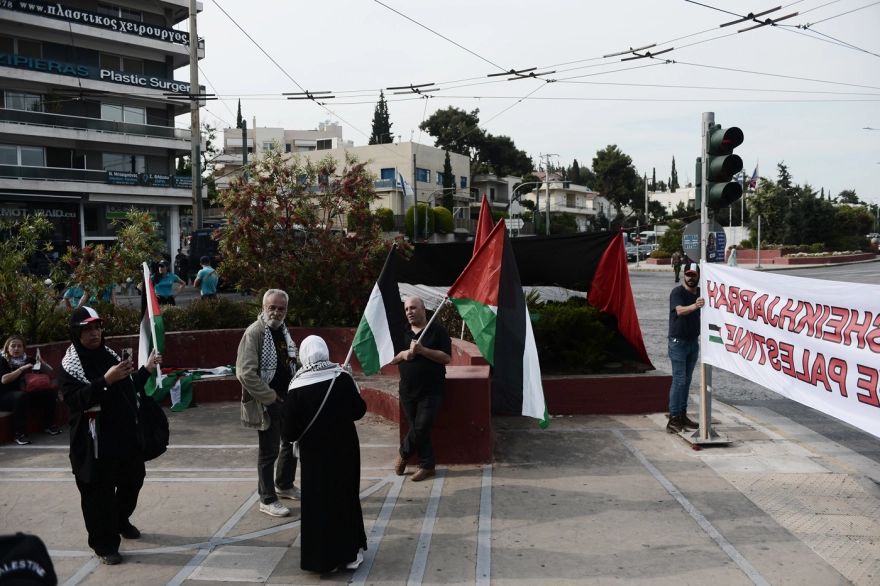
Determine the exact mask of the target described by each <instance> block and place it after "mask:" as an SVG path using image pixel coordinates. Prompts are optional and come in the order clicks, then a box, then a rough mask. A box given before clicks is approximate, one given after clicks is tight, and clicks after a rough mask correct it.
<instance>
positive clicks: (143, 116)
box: [101, 104, 147, 124]
mask: <svg viewBox="0 0 880 586" xmlns="http://www.w3.org/2000/svg"><path fill="white" fill-rule="evenodd" d="M101 120H110V121H112V122H128V123H129V124H146V123H147V111H146V109H144V108H135V107H134V106H122V105H119V104H101Z"/></svg>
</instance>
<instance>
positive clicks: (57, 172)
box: [0, 165, 192, 195]
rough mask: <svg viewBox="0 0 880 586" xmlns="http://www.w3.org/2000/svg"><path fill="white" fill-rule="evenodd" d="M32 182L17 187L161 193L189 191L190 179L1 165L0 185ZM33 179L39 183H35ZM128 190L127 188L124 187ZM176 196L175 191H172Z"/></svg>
mask: <svg viewBox="0 0 880 586" xmlns="http://www.w3.org/2000/svg"><path fill="white" fill-rule="evenodd" d="M16 181H17V182H23V181H24V182H28V183H29V182H30V181H34V183H33V184H30V185H26V186H21V185H19V186H18V187H19V188H20V187H28V188H31V189H43V190H45V189H51V190H58V191H76V192H82V191H92V192H104V193H111V192H119V188H120V187H125V188H134V189H138V188H140V189H141V191H143V193H144V194H146V195H161V194H164V193H167V191H166V190H168V189H175V190H190V189H192V178H191V177H190V176H188V175H182V176H174V175H162V174H157V173H124V172H119V171H104V170H98V169H66V168H62V167H26V166H20V165H0V186H2V187H7V188H8V187H12V185H11V184H12V183H14V182H16ZM36 182H40V184H37V183H36ZM126 191H128V189H126ZM175 195H176V194H175Z"/></svg>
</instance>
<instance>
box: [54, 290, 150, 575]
mask: <svg viewBox="0 0 880 586" xmlns="http://www.w3.org/2000/svg"><path fill="white" fill-rule="evenodd" d="M102 328H103V321H102V320H101V317H100V316H99V315H98V312H96V311H95V310H94V309H92V308H91V307H88V306H83V307H80V308H78V309H76V310H75V311H74V312H73V313H72V314H71V316H70V340H71V342H72V344H71V345H70V346H69V347H68V348H67V352H65V354H64V358H63V359H62V361H61V367H62V371H61V375H60V376H59V380H60V382H61V391H62V393H63V394H64V402H65V403H66V404H67V406H68V408H69V409H70V464H71V466H72V468H73V474H74V476H75V477H76V486H77V488H78V489H79V493H80V502H81V507H82V513H83V519H84V520H85V524H86V531H88V534H89V547H91V548H92V549H93V550H94V551H95V553H96V554H97V555H98V556H99V557H100V558H101V562H102V563H104V564H108V565H115V564H118V563H120V562H122V556H120V555H119V543H120V538H119V536H120V535H122V537H125V538H126V539H138V538H139V537H140V536H141V532H140V531H139V530H138V528H137V527H135V526H134V525H132V524H131V521H130V520H129V517H130V516H131V514H132V513H133V512H134V510H135V508H136V507H137V500H138V494H139V493H140V490H141V487H142V486H143V484H144V476H145V475H146V472H145V470H144V459H143V454H142V453H141V445H140V439H139V436H138V426H137V405H138V397H137V393H138V392H142V391H143V388H144V384H145V383H146V382H147V380H148V379H149V377H150V375H151V374H153V373H154V372H155V371H156V367H157V365H158V364H159V363H161V362H162V355H161V354H158V353H157V352H156V351H155V350H154V351H153V352H151V353H150V356H149V358H148V359H147V362H146V364H145V365H144V366H143V367H141V368H140V369H136V368H135V367H134V365H133V364H132V361H131V358H128V359H126V360H120V358H119V356H117V354H116V352H114V351H113V350H111V349H110V348H108V347H107V346H106V345H105V344H104V334H103V329H102Z"/></svg>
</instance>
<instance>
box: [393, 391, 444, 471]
mask: <svg viewBox="0 0 880 586" xmlns="http://www.w3.org/2000/svg"><path fill="white" fill-rule="evenodd" d="M442 401H443V395H441V394H438V393H430V394H425V395H421V396H417V397H406V396H403V395H401V397H400V404H401V406H402V407H403V412H404V414H405V415H406V420H407V423H409V431H408V432H407V434H406V437H405V438H403V444H401V446H400V455H401V456H402V457H403V459H404V460H406V459H408V458H409V457H410V456H412V455H413V454H418V455H419V468H433V467H434V447H433V445H432V444H431V432H432V431H433V430H434V420H435V419H437V413H439V412H440V403H441V402H442Z"/></svg>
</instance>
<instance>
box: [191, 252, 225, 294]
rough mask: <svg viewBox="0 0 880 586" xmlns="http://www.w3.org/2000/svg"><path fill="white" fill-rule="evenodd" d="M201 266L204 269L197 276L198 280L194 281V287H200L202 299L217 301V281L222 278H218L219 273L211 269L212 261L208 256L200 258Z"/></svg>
mask: <svg viewBox="0 0 880 586" xmlns="http://www.w3.org/2000/svg"><path fill="white" fill-rule="evenodd" d="M199 264H201V265H202V268H201V270H200V271H199V272H198V273H197V274H196V280H195V281H193V287H199V292H200V293H201V295H202V299H216V298H217V281H219V280H220V277H218V276H217V271H216V270H214V268H213V267H211V259H210V258H208V257H207V256H203V257H202V258H200V259H199Z"/></svg>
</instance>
